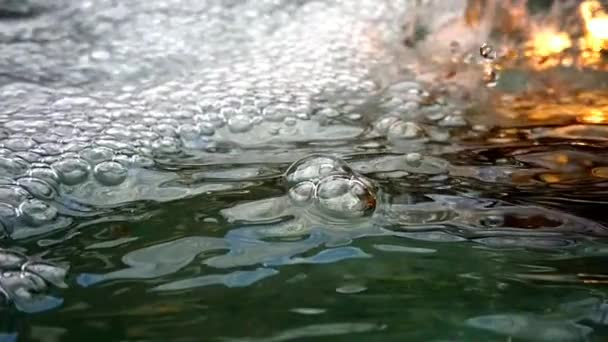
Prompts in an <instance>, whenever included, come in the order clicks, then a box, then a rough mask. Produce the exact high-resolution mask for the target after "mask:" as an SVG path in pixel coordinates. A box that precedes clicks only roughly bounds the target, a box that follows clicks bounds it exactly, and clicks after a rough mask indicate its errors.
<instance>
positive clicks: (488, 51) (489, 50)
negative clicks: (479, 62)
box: [479, 43, 496, 60]
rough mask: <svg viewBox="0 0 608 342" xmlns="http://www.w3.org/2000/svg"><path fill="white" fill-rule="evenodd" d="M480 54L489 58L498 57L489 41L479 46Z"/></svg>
mask: <svg viewBox="0 0 608 342" xmlns="http://www.w3.org/2000/svg"><path fill="white" fill-rule="evenodd" d="M479 54H480V55H481V57H483V58H485V59H488V60H495V59H496V51H495V50H494V48H493V47H492V45H490V44H488V43H483V44H482V45H481V47H480V48H479Z"/></svg>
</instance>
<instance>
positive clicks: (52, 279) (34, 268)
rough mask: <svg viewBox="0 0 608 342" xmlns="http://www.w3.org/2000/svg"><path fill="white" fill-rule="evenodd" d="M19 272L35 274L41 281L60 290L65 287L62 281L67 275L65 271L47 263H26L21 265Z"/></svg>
mask: <svg viewBox="0 0 608 342" xmlns="http://www.w3.org/2000/svg"><path fill="white" fill-rule="evenodd" d="M21 271H22V272H31V273H33V274H36V275H38V276H40V277H41V278H42V279H44V280H46V281H47V282H49V283H51V284H53V285H55V286H57V287H60V288H66V287H67V284H66V283H65V281H64V279H65V276H66V274H67V269H64V268H62V267H59V266H56V265H52V264H49V263H45V262H40V261H36V262H26V263H25V264H23V266H22V268H21Z"/></svg>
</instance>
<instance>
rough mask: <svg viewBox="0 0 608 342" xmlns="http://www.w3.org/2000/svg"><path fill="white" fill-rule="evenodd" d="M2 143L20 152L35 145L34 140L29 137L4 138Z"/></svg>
mask: <svg viewBox="0 0 608 342" xmlns="http://www.w3.org/2000/svg"><path fill="white" fill-rule="evenodd" d="M2 145H3V146H4V148H8V149H9V150H11V151H13V152H20V151H29V150H31V149H32V148H33V147H34V146H36V142H35V141H34V140H32V139H30V138H10V139H6V140H4V141H3V142H2Z"/></svg>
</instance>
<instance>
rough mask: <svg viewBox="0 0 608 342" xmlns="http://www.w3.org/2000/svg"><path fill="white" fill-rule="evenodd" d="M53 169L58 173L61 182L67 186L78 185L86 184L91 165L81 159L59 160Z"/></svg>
mask: <svg viewBox="0 0 608 342" xmlns="http://www.w3.org/2000/svg"><path fill="white" fill-rule="evenodd" d="M51 167H52V168H53V169H54V170H55V172H57V175H58V176H59V180H60V181H61V182H62V183H63V184H65V185H76V184H79V183H82V182H84V181H85V180H86V179H87V177H88V176H89V168H90V166H89V164H88V163H87V162H86V161H84V160H82V159H80V158H68V159H63V160H59V161H57V162H55V163H53V165H51Z"/></svg>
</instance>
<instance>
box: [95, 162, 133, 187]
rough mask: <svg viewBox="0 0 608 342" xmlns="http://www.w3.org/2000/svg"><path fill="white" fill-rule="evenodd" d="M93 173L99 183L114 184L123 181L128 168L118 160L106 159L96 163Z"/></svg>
mask: <svg viewBox="0 0 608 342" xmlns="http://www.w3.org/2000/svg"><path fill="white" fill-rule="evenodd" d="M93 173H94V176H95V179H97V181H98V182H99V183H101V184H103V185H106V186H115V185H119V184H121V183H122V182H124V180H125V179H126V178H127V173H128V170H127V168H126V167H124V166H123V165H122V164H120V163H118V162H115V161H107V162H102V163H99V164H97V166H95V169H94V170H93Z"/></svg>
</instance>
